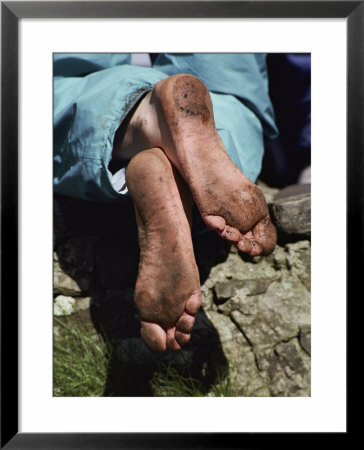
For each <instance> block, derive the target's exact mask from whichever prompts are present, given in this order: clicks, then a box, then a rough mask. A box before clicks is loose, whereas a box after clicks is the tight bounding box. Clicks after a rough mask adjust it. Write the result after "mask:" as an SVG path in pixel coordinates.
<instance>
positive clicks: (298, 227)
mask: <svg viewBox="0 0 364 450" xmlns="http://www.w3.org/2000/svg"><path fill="white" fill-rule="evenodd" d="M270 210H271V215H272V220H273V222H274V224H275V225H276V226H277V228H278V230H279V231H281V232H283V233H285V234H287V235H295V236H305V237H309V236H310V235H311V185H310V184H301V185H294V186H288V187H287V188H284V189H282V190H281V191H280V192H279V193H278V194H276V195H275V197H274V199H273V201H272V203H271V205H270Z"/></svg>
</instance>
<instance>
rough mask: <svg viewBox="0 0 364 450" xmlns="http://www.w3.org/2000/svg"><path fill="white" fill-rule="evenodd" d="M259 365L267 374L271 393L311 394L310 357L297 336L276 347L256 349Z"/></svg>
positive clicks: (283, 394) (276, 394) (279, 394)
mask: <svg viewBox="0 0 364 450" xmlns="http://www.w3.org/2000/svg"><path fill="white" fill-rule="evenodd" d="M255 355H256V360H257V364H258V367H259V369H260V371H261V372H262V373H265V374H267V376H268V378H269V380H270V382H269V391H270V395H272V396H274V397H301V396H305V397H306V396H309V395H311V387H310V386H311V374H310V357H309V356H308V355H307V354H306V353H305V352H304V351H303V350H302V349H301V347H300V345H299V343H298V341H297V339H296V338H294V339H292V340H290V341H289V342H283V343H281V344H278V345H277V346H275V347H268V348H267V347H266V348H264V347H262V348H259V349H256V351H255Z"/></svg>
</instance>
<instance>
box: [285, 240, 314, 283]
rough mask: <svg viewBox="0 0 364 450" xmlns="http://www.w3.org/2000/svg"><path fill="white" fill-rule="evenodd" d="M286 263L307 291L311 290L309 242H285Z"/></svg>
mask: <svg viewBox="0 0 364 450" xmlns="http://www.w3.org/2000/svg"><path fill="white" fill-rule="evenodd" d="M286 249H287V264H288V267H289V269H290V271H291V273H293V274H295V275H296V276H297V277H298V278H299V279H300V280H301V282H302V283H303V284H304V286H305V287H306V289H307V290H308V291H310V290H311V244H310V242H309V241H299V242H295V243H292V244H287V246H286Z"/></svg>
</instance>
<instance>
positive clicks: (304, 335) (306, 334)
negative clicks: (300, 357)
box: [300, 325, 311, 355]
mask: <svg viewBox="0 0 364 450" xmlns="http://www.w3.org/2000/svg"><path fill="white" fill-rule="evenodd" d="M300 344H301V347H302V348H303V350H305V351H306V352H307V353H308V354H309V355H311V326H310V325H306V326H303V327H301V328H300Z"/></svg>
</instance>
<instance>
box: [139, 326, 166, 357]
mask: <svg viewBox="0 0 364 450" xmlns="http://www.w3.org/2000/svg"><path fill="white" fill-rule="evenodd" d="M140 324H141V328H140V334H141V337H142V339H143V341H144V342H145V343H146V345H147V346H148V347H149V348H150V349H151V350H154V351H155V352H164V351H165V350H166V348H167V338H166V332H165V331H164V330H163V328H162V327H161V326H160V325H158V324H156V323H150V322H144V321H141V323H140Z"/></svg>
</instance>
